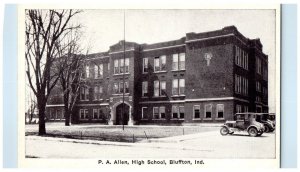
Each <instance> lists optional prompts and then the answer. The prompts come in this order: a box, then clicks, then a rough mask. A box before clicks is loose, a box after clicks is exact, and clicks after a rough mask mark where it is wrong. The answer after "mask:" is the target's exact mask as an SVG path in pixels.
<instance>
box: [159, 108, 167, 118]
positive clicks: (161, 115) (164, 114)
mask: <svg viewBox="0 0 300 172" xmlns="http://www.w3.org/2000/svg"><path fill="white" fill-rule="evenodd" d="M159 115H160V118H166V108H165V107H164V106H161V107H160V108H159Z"/></svg>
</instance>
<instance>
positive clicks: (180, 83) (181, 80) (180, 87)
mask: <svg viewBox="0 0 300 172" xmlns="http://www.w3.org/2000/svg"><path fill="white" fill-rule="evenodd" d="M184 88H185V80H184V79H179V94H180V95H184V90H185V89H184Z"/></svg>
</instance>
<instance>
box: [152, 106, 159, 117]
mask: <svg viewBox="0 0 300 172" xmlns="http://www.w3.org/2000/svg"><path fill="white" fill-rule="evenodd" d="M153 118H154V119H159V108H158V107H153Z"/></svg>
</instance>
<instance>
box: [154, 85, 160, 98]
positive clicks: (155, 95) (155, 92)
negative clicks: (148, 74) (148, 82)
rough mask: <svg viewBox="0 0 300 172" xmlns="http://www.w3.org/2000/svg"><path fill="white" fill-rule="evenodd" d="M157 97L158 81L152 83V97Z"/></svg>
mask: <svg viewBox="0 0 300 172" xmlns="http://www.w3.org/2000/svg"><path fill="white" fill-rule="evenodd" d="M158 96H159V81H154V97H158Z"/></svg>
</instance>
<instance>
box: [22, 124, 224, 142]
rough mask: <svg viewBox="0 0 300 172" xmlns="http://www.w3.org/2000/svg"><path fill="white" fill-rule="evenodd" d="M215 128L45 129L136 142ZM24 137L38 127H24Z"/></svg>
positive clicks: (61, 134) (57, 134)
mask: <svg viewBox="0 0 300 172" xmlns="http://www.w3.org/2000/svg"><path fill="white" fill-rule="evenodd" d="M217 129H218V128H217V127H203V126H159V127H157V126H125V129H124V130H122V126H107V125H72V126H68V127H67V126H63V125H61V124H59V125H57V126H55V125H53V124H51V126H50V127H48V128H47V127H46V130H47V135H45V136H48V137H64V138H72V139H91V140H103V141H117V142H136V141H140V140H143V139H150V138H163V137H171V136H179V135H186V134H195V133H200V132H207V131H213V130H217ZM25 134H26V135H37V134H38V125H30V126H26V133H25Z"/></svg>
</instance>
